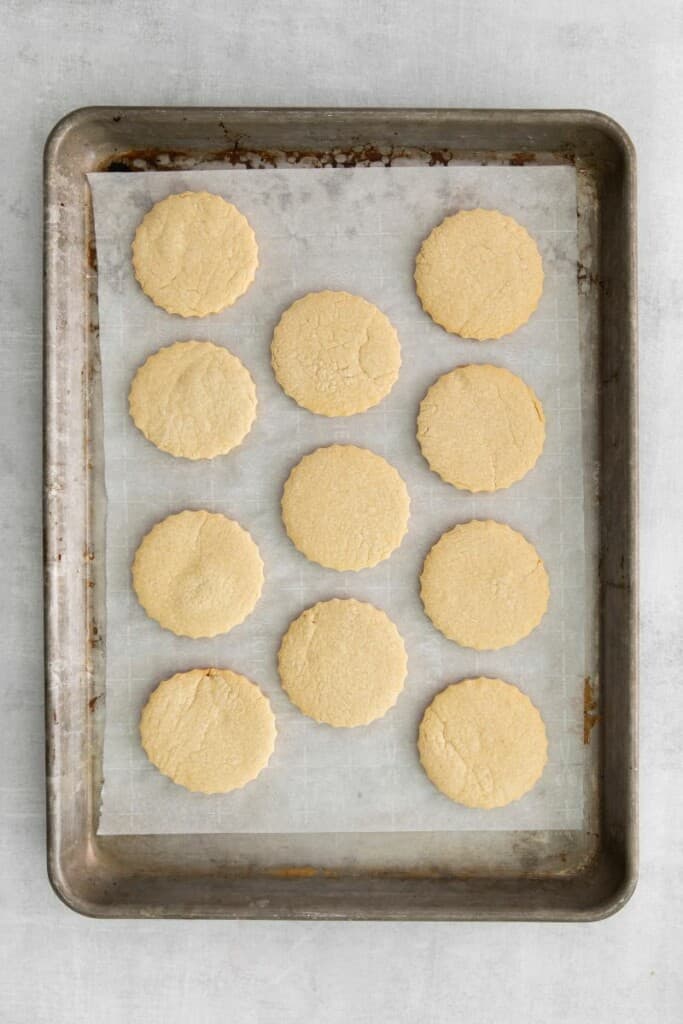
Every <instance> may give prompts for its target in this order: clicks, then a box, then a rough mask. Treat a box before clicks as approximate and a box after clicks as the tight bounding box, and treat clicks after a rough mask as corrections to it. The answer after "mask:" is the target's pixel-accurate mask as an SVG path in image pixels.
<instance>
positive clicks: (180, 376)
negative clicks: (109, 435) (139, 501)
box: [128, 341, 256, 459]
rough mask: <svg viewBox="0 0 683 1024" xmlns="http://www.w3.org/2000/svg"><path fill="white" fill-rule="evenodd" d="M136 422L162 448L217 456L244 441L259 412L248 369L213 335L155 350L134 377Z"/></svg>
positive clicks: (130, 398)
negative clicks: (208, 338)
mask: <svg viewBox="0 0 683 1024" xmlns="http://www.w3.org/2000/svg"><path fill="white" fill-rule="evenodd" d="M128 406H129V409H130V414H131V416H132V418H133V422H134V423H135V426H136V427H137V428H138V429H139V430H141V431H142V433H143V434H144V435H145V437H146V438H147V439H148V440H149V441H151V442H152V444H155V445H156V446H157V448H161V450H162V451H163V452H169V454H171V455H177V456H180V457H182V458H185V459H213V458H214V457H215V456H216V455H225V454H226V453H227V452H229V451H231V450H232V449H233V448H236V447H237V445H239V444H241V442H242V441H243V440H244V438H245V437H246V435H247V434H248V433H249V430H250V429H251V425H252V423H253V422H254V418H255V416H256V389H255V387H254V382H253V380H252V379H251V376H250V374H249V371H248V370H247V369H246V367H245V366H244V364H243V363H241V362H240V360H239V359H238V358H237V356H234V355H232V353H230V352H228V350H227V349H226V348H221V347H220V346H218V345H214V344H212V342H210V341H178V342H176V344H175V345H168V346H167V347H166V348H160V349H159V351H158V352H155V353H154V355H152V356H150V357H149V359H148V360H147V362H146V363H144V364H143V365H142V366H141V367H140V368H139V370H138V371H137V373H136V374H135V376H134V378H133V383H132V385H131V388H130V394H129V396H128Z"/></svg>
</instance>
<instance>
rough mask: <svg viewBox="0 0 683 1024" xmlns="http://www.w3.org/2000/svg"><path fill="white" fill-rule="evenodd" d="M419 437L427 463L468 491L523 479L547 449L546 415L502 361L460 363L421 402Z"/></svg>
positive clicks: (489, 488) (530, 391)
mask: <svg viewBox="0 0 683 1024" xmlns="http://www.w3.org/2000/svg"><path fill="white" fill-rule="evenodd" d="M417 440H418V442H419V444H420V448H421V449H422V454H423V455H424V457H425V459H426V460H427V462H428V463H429V468H430V469H432V470H434V472H435V473H438V474H439V476H440V477H441V479H442V480H445V481H446V483H449V484H453V486H454V487H458V488H460V489H461V490H465V491H474V492H477V491H499V490H501V489H502V488H503V487H509V486H510V484H514V483H515V482H516V481H517V480H521V479H522V477H523V476H525V475H526V474H527V473H528V472H529V470H530V469H532V468H533V467H534V465H535V464H536V461H537V459H538V457H539V455H540V454H541V452H542V451H543V444H544V442H545V416H544V414H543V406H542V405H541V403H540V401H539V400H538V398H537V397H536V395H535V394H534V392H533V391H532V390H531V388H530V387H529V386H528V384H525V383H524V381H523V380H522V379H521V378H520V377H517V376H516V375H515V374H514V373H510V371H509V370H504V369H503V368H502V367H501V366H459V367H457V369H455V370H451V371H450V373H444V375H443V376H442V377H439V379H438V380H437V381H436V382H435V383H434V384H432V386H431V387H430V389H429V391H428V392H427V394H426V395H425V397H424V398H423V400H422V403H421V405H420V413H419V416H418V419H417Z"/></svg>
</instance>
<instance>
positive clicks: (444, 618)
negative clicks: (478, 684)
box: [420, 519, 550, 651]
mask: <svg viewBox="0 0 683 1024" xmlns="http://www.w3.org/2000/svg"><path fill="white" fill-rule="evenodd" d="M420 584H421V590H420V596H421V598H422V603H423V605H424V609H425V611H426V613H427V615H428V616H429V618H430V619H431V620H432V622H433V623H434V625H435V626H436V628H437V629H439V630H441V632H442V633H443V634H444V636H447V637H448V638H449V639H450V640H455V642H456V643H458V644H460V645H461V647H472V648H474V650H476V651H497V650H498V649H499V648H500V647H509V646H510V645H511V644H516V643H517V641H518V640H521V639H522V638H523V637H525V636H527V635H528V634H529V633H531V631H532V630H533V629H535V628H536V626H537V625H538V624H539V622H540V621H541V619H542V618H543V616H544V615H545V612H546V609H547V607H548V599H549V596H550V588H549V584H548V574H547V572H546V570H545V566H544V565H543V562H542V561H541V559H540V557H539V554H538V552H537V551H536V548H535V547H534V546H533V544H530V543H529V541H528V540H526V538H525V537H523V536H522V534H521V533H517V531H516V530H513V529H511V527H509V526H506V525H505V524H503V523H495V522H493V521H491V520H487V521H486V522H480V521H479V520H476V519H475V520H472V521H471V522H469V523H464V524H462V525H461V526H455V527H454V528H453V529H452V530H448V532H447V533H444V534H443V536H442V537H441V538H440V539H439V540H438V541H437V542H436V544H435V545H434V547H433V548H432V549H431V551H430V552H429V554H428V555H427V557H426V558H425V562H424V566H423V567H422V575H421V577H420Z"/></svg>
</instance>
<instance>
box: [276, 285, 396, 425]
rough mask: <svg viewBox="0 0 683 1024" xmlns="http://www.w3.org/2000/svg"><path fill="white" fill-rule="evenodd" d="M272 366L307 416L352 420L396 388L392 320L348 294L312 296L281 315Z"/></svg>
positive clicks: (314, 293)
mask: <svg viewBox="0 0 683 1024" xmlns="http://www.w3.org/2000/svg"><path fill="white" fill-rule="evenodd" d="M271 363H272V366H273V371H274V373H275V376H276V378H277V380H278V383H279V384H280V387H281V388H282V390H283V391H284V392H285V393H286V394H287V395H289V396H290V398H293V399H294V401H295V402H296V403H297V404H298V405H300V406H302V407H303V408H304V409H308V410H309V411H310V412H315V413H319V414H320V415H322V416H352V415H353V414H354V413H358V412H364V411H365V410H366V409H370V408H371V407H372V406H373V405H377V404H378V402H381V401H382V399H383V398H384V397H385V396H386V395H388V394H389V392H390V391H391V389H392V387H393V386H394V384H395V382H396V380H397V378H398V374H399V369H400V366H401V346H400V344H399V341H398V335H397V333H396V329H395V328H394V326H393V325H392V323H391V321H390V320H389V319H388V317H386V316H385V315H384V313H382V312H381V310H379V309H378V308H377V307H376V306H373V304H372V303H371V302H368V301H367V300H366V299H363V298H361V297H360V296H359V295H351V294H349V293H348V292H336V291H322V292H311V293H309V294H308V295H305V296H304V297H303V298H301V299H297V301H296V302H294V303H292V305H291V306H290V307H289V308H288V309H286V310H285V312H284V313H283V314H282V317H281V318H280V322H279V323H278V325H277V327H276V328H275V331H274V333H273V342H272V345H271Z"/></svg>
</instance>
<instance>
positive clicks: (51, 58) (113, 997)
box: [0, 0, 683, 1024]
mask: <svg viewBox="0 0 683 1024" xmlns="http://www.w3.org/2000/svg"><path fill="white" fill-rule="evenodd" d="M0 58H1V59H0V76H1V91H0V104H1V106H2V137H3V143H2V146H1V147H0V183H1V187H0V217H1V224H2V230H1V234H0V246H1V255H0V300H1V302H0V310H1V312H0V316H1V318H2V319H1V322H2V329H1V330H0V345H1V346H2V360H1V362H0V381H1V386H2V393H1V399H0V470H1V474H2V486H1V487H0V540H1V544H2V548H1V550H2V564H3V571H2V575H1V576H0V603H1V608H2V612H1V614H2V629H1V630H0V656H1V663H2V666H3V671H2V679H1V681H0V750H1V751H2V762H1V763H2V776H1V777H0V1021H2V1024H23V1022H30V1024H41V1022H43V1021H45V1022H50V1024H59V1022H62V1021H70V1022H81V1021H93V1022H95V1024H110V1022H121V1021H125V1022H131V1021H144V1022H145V1024H157V1022H164V1024H173V1022H175V1021H185V1020H189V1021H192V1024H203V1022H207V1021H218V1020H221V1021H222V1020H227V1021H234V1022H239V1024H252V1022H254V1024H261V1022H264V1024H265V1022H271V1021H272V1022H278V1024H290V1022H296V1024H303V1022H309V1021H310V1022H312V1021H321V1022H324V1024H336V1022H342V1021H344V1022H346V1021H349V1022H352V1024H366V1022H367V1024H380V1022H385V1021H386V1022H392V1024H402V1022H417V1024H441V1022H446V1021H456V1020H458V1021H460V1020H462V1021H467V1022H476V1024H487V1022H498V1021H524V1022H525V1024H533V1022H537V1021H538V1022H544V1024H545V1022H548V1021H552V1022H558V1024H559V1022H585V1021H591V1022H595V1024H602V1022H605V1024H610V1022H612V1021H619V1022H620V1024H622V1022H623V1024H632V1022H641V1021H650V1020H652V1021H657V1022H658V1024H669V1022H673V1021H676V1020H680V1019H681V1017H682V1016H683V1009H682V1005H683V975H682V973H681V955H680V954H681V949H682V948H683V928H682V926H681V895H680V894H681V889H682V888H683V885H682V883H683V866H682V865H683V858H682V849H683V817H682V815H681V792H683V716H682V714H681V693H682V690H683V667H682V666H683V642H682V639H681V636H682V632H681V625H682V622H683V614H682V612H683V607H682V606H683V583H682V580H683V541H682V539H681V532H680V531H681V523H682V522H683V515H682V513H683V456H682V440H683V401H682V400H681V379H682V378H683V341H682V328H681V322H682V321H683V248H682V246H681V238H682V237H683V204H682V203H681V190H682V186H683V175H682V173H681V167H682V165H683V131H682V127H683V126H682V121H681V98H682V96H683V6H682V5H681V4H680V3H678V2H676V0H630V2H628V3H626V2H623V0H603V2H599V0H574V2H573V3H567V2H566V0H563V2H556V0H526V2H524V3H522V2H520V3H517V4H514V3H511V2H509V0H493V2H492V0H482V2H479V3H475V2H469V0H450V2H446V0H441V2H439V0H422V2H420V0H393V2H391V0H376V2H374V3H373V2H361V0H343V2H341V0H340V2H335V0H317V2H316V0H298V2H296V0H290V2H285V0H278V2H272V0H271V2H268V0H261V2H259V0H234V2H232V3H220V2H218V0H212V2H203V0H194V2H193V3H182V2H180V0H166V2H165V3H163V4H162V3H154V2H152V0H122V2H119V3H114V2H103V0H49V2H44V3H38V2H25V0H23V2H19V0H2V2H0ZM93 103H114V104H134V103H150V104H179V103H192V104H201V103H207V104H287V103H294V104H332V105H341V104H358V105H369V104H373V105H374V104H398V105H413V104H417V105H425V106H431V105H435V106H440V105H444V106H447V105H456V106H506V105H507V106H520V107H524V106H532V107H535V106H542V107H543V106H545V107H592V108H597V109H599V110H604V111H606V112H608V113H609V114H611V115H612V116H614V117H615V118H617V120H619V121H621V122H622V124H623V125H624V126H625V127H626V128H627V130H628V131H629V132H630V133H631V135H632V137H633V139H634V141H635V143H636V146H637V148H638V153H639V170H640V268H641V271H640V287H641V296H640V309H641V348H640V350H641V434H640V436H641V465H642V730H641V735H642V750H641V756H642V773H641V777H642V784H641V786H642V788H641V792H642V835H641V844H642V864H641V881H640V885H639V887H638V890H637V892H636V894H635V896H634V897H633V899H632V901H631V902H630V904H629V905H628V906H627V907H626V909H625V910H623V911H622V913H620V914H619V915H617V916H616V917H614V918H611V919H609V920H607V921H605V922H602V923H599V924H594V925H586V926H576V925H545V926H538V925H518V924H487V925H474V924H472V925H469V924H466V925H426V924H415V925H408V926H405V925H404V926H399V925H395V924H382V923H378V924H368V925H358V924H343V923H318V924H312V925H311V924H304V923H289V924H282V923H257V924H254V923H252V924H248V923H232V922H213V923H206V922H166V923H162V922H153V921H146V922H144V921H143V922H117V921H110V922H98V921H90V920H86V919H82V918H79V917H77V916H76V915H74V914H72V913H71V912H70V911H68V910H67V909H65V908H64V907H63V906H62V905H61V904H60V903H59V902H58V901H57V899H56V897H55V896H54V895H53V893H52V891H51V890H50V888H49V885H48V882H47V879H46V876H45V868H44V827H43V813H44V809H43V753H42V752H43V723H42V685H43V680H42V649H41V616H42V607H41V421H40V404H41V320H40V316H41V152H42V146H43V142H44V139H45V136H46V135H47V133H48V131H49V129H50V127H51V126H52V125H53V123H54V122H55V121H56V120H57V119H58V118H59V117H60V116H61V115H62V114H63V113H65V112H66V111H68V110H69V109H71V108H74V107H79V106H82V105H86V104H93Z"/></svg>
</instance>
